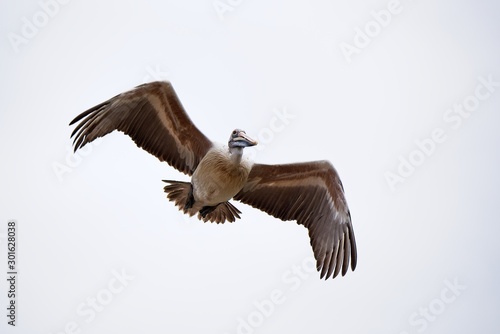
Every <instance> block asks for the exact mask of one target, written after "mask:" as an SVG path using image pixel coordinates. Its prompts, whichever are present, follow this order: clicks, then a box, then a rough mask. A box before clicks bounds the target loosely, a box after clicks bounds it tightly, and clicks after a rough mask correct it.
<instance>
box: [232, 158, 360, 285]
mask: <svg viewBox="0 0 500 334" xmlns="http://www.w3.org/2000/svg"><path fill="white" fill-rule="evenodd" d="M234 199H236V200H239V201H241V202H243V203H246V204H249V205H251V206H253V207H255V208H258V209H260V210H262V211H265V212H267V213H268V214H270V215H272V216H274V217H276V218H280V219H282V220H296V221H297V223H299V224H302V225H304V226H305V227H307V228H308V230H309V237H310V239H311V246H312V248H313V252H314V257H315V258H316V263H317V264H316V266H317V269H318V271H321V278H323V277H325V276H326V278H328V277H330V276H332V274H333V278H334V277H336V276H337V275H338V273H339V272H340V269H342V275H345V274H346V272H347V269H348V267H349V260H351V268H352V270H354V269H355V268H356V262H357V251H356V240H355V239H354V231H353V228H352V223H351V214H350V212H349V208H348V206H347V202H346V200H345V197H344V189H343V187H342V183H341V182H340V178H339V176H338V174H337V172H336V171H335V169H334V168H333V166H332V164H331V163H330V162H328V161H316V162H306V163H295V164H286V165H263V164H255V165H253V167H252V170H251V171H250V175H249V177H248V181H247V183H246V185H245V186H244V187H243V189H242V190H241V191H240V192H239V193H238V194H236V196H234ZM326 278H325V279H326Z"/></svg>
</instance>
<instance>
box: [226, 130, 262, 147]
mask: <svg viewBox="0 0 500 334" xmlns="http://www.w3.org/2000/svg"><path fill="white" fill-rule="evenodd" d="M254 145H257V141H255V140H253V139H252V138H250V137H249V136H247V134H246V133H245V131H243V130H240V129H234V130H233V132H231V136H230V137H229V142H228V146H229V148H235V147H241V148H244V147H248V146H254Z"/></svg>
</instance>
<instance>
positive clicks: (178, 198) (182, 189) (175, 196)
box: [163, 180, 194, 216]
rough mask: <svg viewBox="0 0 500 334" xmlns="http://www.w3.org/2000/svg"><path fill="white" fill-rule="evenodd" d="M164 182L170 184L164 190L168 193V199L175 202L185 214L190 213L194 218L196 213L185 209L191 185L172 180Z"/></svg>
mask: <svg viewBox="0 0 500 334" xmlns="http://www.w3.org/2000/svg"><path fill="white" fill-rule="evenodd" d="M163 182H165V183H168V185H166V186H165V187H164V188H163V190H164V191H165V192H166V193H167V198H168V199H169V200H170V201H172V202H174V204H175V206H177V207H178V208H179V210H181V211H183V212H184V213H189V214H190V215H191V216H192V215H193V214H194V212H189V210H187V209H186V208H185V206H186V202H187V200H188V197H189V192H190V190H191V183H190V182H182V181H172V180H163Z"/></svg>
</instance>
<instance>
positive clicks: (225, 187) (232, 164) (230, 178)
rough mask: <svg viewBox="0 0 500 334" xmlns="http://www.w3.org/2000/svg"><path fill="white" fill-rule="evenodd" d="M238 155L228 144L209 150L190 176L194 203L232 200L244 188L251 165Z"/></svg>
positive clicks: (205, 204) (209, 203) (208, 203)
mask: <svg viewBox="0 0 500 334" xmlns="http://www.w3.org/2000/svg"><path fill="white" fill-rule="evenodd" d="M237 155H238V154H237V153H231V152H230V151H229V149H228V148H227V147H213V148H211V149H210V150H209V151H208V152H207V154H206V155H205V156H204V157H203V159H202V160H201V161H200V164H199V165H198V168H196V170H195V171H194V173H193V176H192V178H191V183H192V185H193V197H194V200H195V203H197V202H199V203H201V204H203V206H214V205H217V204H219V203H223V202H226V201H229V200H230V199H231V198H233V197H234V195H236V194H237V193H238V192H239V191H240V190H241V189H242V188H243V186H244V185H245V183H246V181H247V179H248V174H249V173H250V169H251V167H252V166H251V164H250V162H249V161H247V160H246V159H241V158H240V159H238V157H237Z"/></svg>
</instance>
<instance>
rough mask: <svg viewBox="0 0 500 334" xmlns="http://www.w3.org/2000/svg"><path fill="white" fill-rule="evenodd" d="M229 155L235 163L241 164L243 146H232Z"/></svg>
mask: <svg viewBox="0 0 500 334" xmlns="http://www.w3.org/2000/svg"><path fill="white" fill-rule="evenodd" d="M229 155H230V157H231V161H232V162H233V163H235V164H239V163H240V162H241V157H242V156H243V147H230V148H229Z"/></svg>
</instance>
